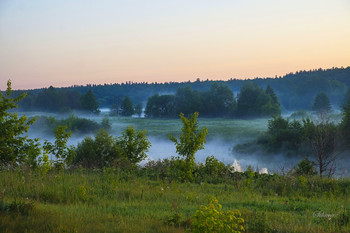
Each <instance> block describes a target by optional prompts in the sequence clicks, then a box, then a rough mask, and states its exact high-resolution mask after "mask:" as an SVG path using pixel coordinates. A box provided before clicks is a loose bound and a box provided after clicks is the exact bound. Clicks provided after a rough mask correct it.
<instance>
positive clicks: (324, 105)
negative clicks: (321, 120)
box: [312, 92, 331, 112]
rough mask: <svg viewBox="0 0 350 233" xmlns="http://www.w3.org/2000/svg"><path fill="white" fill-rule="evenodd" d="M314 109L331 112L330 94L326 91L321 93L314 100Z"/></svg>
mask: <svg viewBox="0 0 350 233" xmlns="http://www.w3.org/2000/svg"><path fill="white" fill-rule="evenodd" d="M312 110H313V111H316V112H329V111H331V104H330V102H329V99H328V96H327V94H326V93H324V92H321V93H319V94H318V95H317V96H316V97H315V100H314V104H313V106H312Z"/></svg>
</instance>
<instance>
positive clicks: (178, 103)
mask: <svg viewBox="0 0 350 233" xmlns="http://www.w3.org/2000/svg"><path fill="white" fill-rule="evenodd" d="M201 108H202V102H201V99H200V93H199V91H194V90H192V88H191V86H186V87H179V88H178V89H177V91H176V95H175V112H176V114H179V113H181V112H182V113H184V114H185V115H189V114H192V113H194V112H198V111H199V110H200V109H201Z"/></svg>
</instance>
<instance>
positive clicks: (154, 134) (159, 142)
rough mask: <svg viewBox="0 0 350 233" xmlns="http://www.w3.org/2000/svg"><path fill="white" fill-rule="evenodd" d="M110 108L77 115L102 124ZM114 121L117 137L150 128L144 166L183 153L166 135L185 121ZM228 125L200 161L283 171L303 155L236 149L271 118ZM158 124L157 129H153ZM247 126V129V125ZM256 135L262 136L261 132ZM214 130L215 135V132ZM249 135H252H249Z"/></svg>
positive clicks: (41, 130) (344, 165) (344, 169)
mask: <svg viewBox="0 0 350 233" xmlns="http://www.w3.org/2000/svg"><path fill="white" fill-rule="evenodd" d="M108 112H109V111H108V109H102V111H101V114H99V115H87V114H79V115H76V116H77V117H82V118H88V119H90V120H94V121H96V122H98V123H100V122H101V121H102V119H103V117H104V115H105V114H107V113H108ZM25 115H26V116H28V117H33V116H40V115H41V116H51V117H55V118H56V119H63V118H66V117H67V116H64V115H57V114H47V113H38V112H35V113H25ZM110 119H111V123H112V130H111V134H112V135H113V136H115V137H118V136H120V135H121V132H122V131H123V130H124V129H125V128H126V127H127V126H129V125H134V126H135V127H136V128H137V129H146V130H148V134H147V135H148V139H149V141H150V142H151V147H150V149H149V151H148V153H147V155H148V158H147V159H146V160H145V161H143V162H141V165H143V164H145V163H146V162H147V161H150V160H158V159H165V158H168V159H169V158H171V157H173V156H179V155H178V154H177V153H176V148H175V145H174V143H173V142H172V141H170V139H168V137H167V136H166V135H168V131H169V130H174V128H175V129H176V130H177V131H180V129H181V123H180V122H178V121H179V120H170V121H164V122H163V121H157V120H150V119H145V118H143V119H137V118H135V119H132V118H110ZM143 121H146V122H147V123H146V124H143V126H142V124H141V125H138V124H139V123H140V122H141V123H142V122H143ZM200 121H201V123H200V128H201V127H203V126H206V124H211V126H213V125H215V126H217V125H220V124H222V121H220V120H215V119H214V120H211V121H207V122H205V121H204V122H202V119H200ZM234 123H235V124H238V125H239V126H242V125H243V124H245V125H244V126H243V128H238V127H236V126H235V127H236V128H235V127H232V124H234ZM174 124H175V126H174ZM177 124H178V125H177ZM224 124H228V125H227V127H225V125H223V126H222V125H221V126H220V127H222V128H220V129H216V132H212V133H211V131H210V129H209V134H210V136H211V137H208V139H207V143H206V144H205V149H203V150H199V151H198V152H197V153H196V155H195V156H196V161H197V162H200V163H205V160H206V158H207V157H208V156H214V157H215V158H217V159H218V160H219V161H221V162H223V163H224V164H228V165H231V166H233V167H234V170H235V171H245V170H246V169H247V167H248V166H251V167H252V169H253V170H254V171H257V172H259V173H281V172H286V171H288V170H290V169H292V168H293V167H295V166H296V165H297V164H298V162H300V160H301V159H302V158H295V157H288V156H285V155H281V154H269V155H266V154H264V153H262V152H259V151H258V152H254V153H251V154H241V153H238V152H235V150H234V149H233V148H234V147H235V146H236V145H237V144H241V143H244V142H247V141H249V140H251V139H252V137H251V133H250V134H247V130H248V131H249V130H252V129H253V130H256V129H259V130H261V129H263V130H266V128H267V120H265V121H261V120H260V121H258V120H251V121H246V122H239V123H237V122H236V121H234V120H232V122H225V123H224ZM230 124H231V125H230ZM228 126H231V127H232V130H237V131H238V130H239V129H240V130H241V131H242V132H241V131H239V133H237V134H233V136H229V137H227V135H226V136H225V137H224V135H223V134H224V130H226V131H225V132H226V133H227V130H229V131H230V130H231V128H230V129H228ZM152 127H155V128H152ZM171 127H173V128H171ZM244 127H246V128H244ZM159 128H161V129H160V130H161V131H158V130H159ZM259 130H258V131H257V133H256V134H255V137H257V136H258V132H259ZM51 131H52V130H48V129H47V128H45V127H41V126H39V127H38V126H37V127H33V128H31V129H30V130H29V137H30V138H40V140H41V143H43V142H44V140H48V141H51V142H53V141H54V140H55V138H54V135H53V132H51ZM158 132H160V134H159V135H158ZM213 133H214V135H213ZM247 135H249V136H247ZM86 136H91V137H93V136H94V134H93V133H92V132H91V133H89V134H78V133H73V135H72V137H71V138H70V139H69V141H68V144H69V145H74V146H77V145H78V143H79V142H81V141H82V140H83V139H84V138H85V137H86ZM349 164H350V159H349V158H346V159H345V158H339V159H338V160H337V166H336V167H337V174H340V175H341V176H348V170H350V167H349Z"/></svg>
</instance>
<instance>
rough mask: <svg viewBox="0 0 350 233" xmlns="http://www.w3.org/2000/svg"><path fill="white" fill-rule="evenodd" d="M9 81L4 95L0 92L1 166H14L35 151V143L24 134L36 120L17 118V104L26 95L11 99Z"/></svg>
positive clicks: (24, 117)
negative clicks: (15, 110) (14, 110)
mask: <svg viewBox="0 0 350 233" xmlns="http://www.w3.org/2000/svg"><path fill="white" fill-rule="evenodd" d="M11 93H12V89H11V81H10V80H9V81H8V82H7V90H6V92H5V94H3V93H2V92H0V163H1V164H2V165H16V163H21V162H23V161H24V160H25V159H26V157H27V155H28V153H30V151H32V152H33V149H34V150H35V148H37V147H36V145H37V143H35V142H34V141H32V142H31V141H30V140H28V139H27V138H28V136H27V135H25V133H27V132H28V129H29V127H30V125H32V124H33V123H34V122H35V120H36V118H32V119H30V120H28V118H27V117H26V116H21V117H18V114H17V113H16V112H13V111H11V110H13V109H16V108H17V107H18V106H17V102H18V101H20V100H21V99H23V98H24V97H25V96H26V94H25V93H23V94H22V95H20V96H18V97H16V98H12V97H11Z"/></svg>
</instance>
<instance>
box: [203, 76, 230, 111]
mask: <svg viewBox="0 0 350 233" xmlns="http://www.w3.org/2000/svg"><path fill="white" fill-rule="evenodd" d="M204 99H206V101H205V102H204V103H203V109H204V112H203V113H204V114H205V115H209V116H227V115H230V114H232V113H233V111H234V109H235V107H236V101H235V99H234V96H233V92H232V91H231V89H230V88H229V87H228V86H226V85H223V84H221V83H213V84H212V86H211V87H210V90H209V92H208V93H205V95H204Z"/></svg>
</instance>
